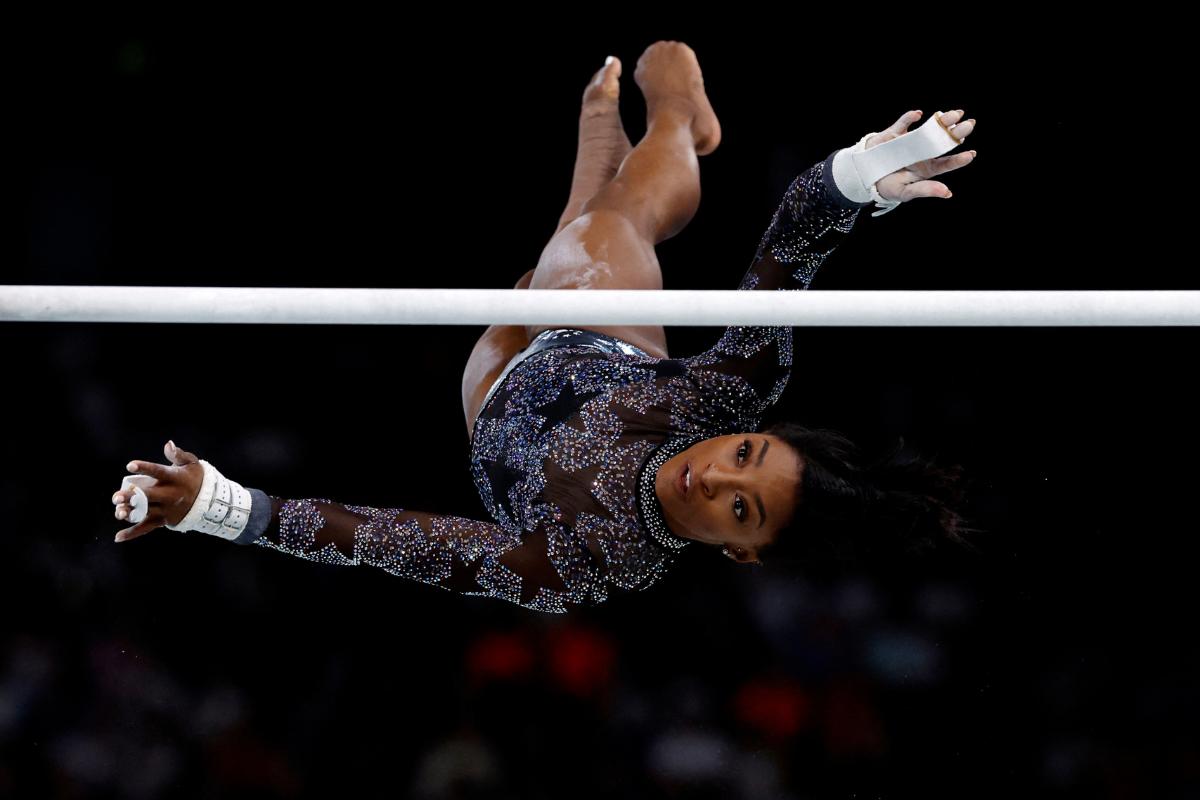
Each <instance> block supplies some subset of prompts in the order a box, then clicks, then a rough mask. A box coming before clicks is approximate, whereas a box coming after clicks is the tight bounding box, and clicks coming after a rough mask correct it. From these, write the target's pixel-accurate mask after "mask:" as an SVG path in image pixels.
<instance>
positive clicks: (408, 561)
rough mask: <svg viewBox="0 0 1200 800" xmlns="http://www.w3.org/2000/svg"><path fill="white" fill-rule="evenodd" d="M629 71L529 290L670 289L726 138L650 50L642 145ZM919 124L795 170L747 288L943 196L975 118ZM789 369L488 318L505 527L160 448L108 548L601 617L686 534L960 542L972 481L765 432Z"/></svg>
mask: <svg viewBox="0 0 1200 800" xmlns="http://www.w3.org/2000/svg"><path fill="white" fill-rule="evenodd" d="M620 74H621V62H620V61H619V60H617V59H615V58H611V57H610V58H609V59H608V61H606V62H605V66H604V67H603V68H601V69H600V70H599V71H598V72H597V73H596V75H595V76H594V78H593V79H592V81H591V82H590V83H589V84H588V86H587V87H586V89H585V91H584V95H583V109H582V112H581V114H580V119H579V144H578V152H577V156H576V163H575V170H574V176H573V184H572V187H571V192H570V196H569V199H568V201H567V206H566V210H565V211H564V213H563V215H562V217H561V219H560V220H559V225H558V229H557V231H556V232H555V234H554V236H553V237H552V238H551V239H550V241H549V243H548V244H547V245H546V247H545V249H544V250H543V252H542V254H541V257H540V259H539V261H538V264H537V267H536V268H535V269H532V270H530V271H529V272H527V273H526V274H525V275H524V276H522V277H521V279H520V280H519V281H518V282H517V284H516V286H515V288H516V289H526V288H532V289H661V288H662V285H663V284H662V274H661V273H660V271H659V264H658V260H657V258H656V257H655V251H654V247H655V245H656V244H657V243H659V242H662V241H664V240H666V239H669V238H670V237H672V236H674V235H675V234H677V233H679V232H680V231H681V230H683V228H684V227H685V226H686V225H687V223H688V221H689V220H690V219H691V218H692V216H693V215H694V214H695V212H696V209H697V207H698V205H699V200H700V181H699V166H698V161H697V157H698V156H704V155H707V154H709V153H711V152H713V150H715V149H716V148H717V146H718V144H719V143H720V141H721V127H720V124H719V123H718V121H717V117H716V114H715V113H714V112H713V109H712V106H711V105H710V104H709V101H708V97H707V95H706V93H705V90H704V82H703V78H702V75H701V71H700V65H699V62H698V61H697V59H696V55H695V53H694V52H693V51H692V49H691V48H690V47H688V46H687V45H685V44H683V43H681V42H674V41H660V42H656V43H654V44H652V45H651V46H650V47H648V48H647V49H646V50H645V52H644V53H643V54H642V55H641V57H640V58H639V59H638V63H637V69H636V71H635V73H634V80H635V82H636V83H637V84H638V86H639V88H640V89H641V91H642V94H643V95H644V97H645V102H646V111H647V130H646V134H645V136H644V137H643V138H642V140H641V141H640V142H639V143H638V145H637V147H632V146H631V145H630V142H629V140H628V138H627V137H626V136H625V132H624V130H623V127H622V124H621V120H620V117H619V113H618V109H617V98H618V92H619V88H618V78H619V77H620ZM920 117H921V112H919V111H910V112H908V113H905V114H904V115H903V116H901V117H900V118H899V119H898V120H896V121H895V122H894V123H893V124H892V125H891V126H890V127H888V128H887V129H886V130H884V131H881V132H878V133H871V134H868V135H867V136H864V137H863V138H862V139H861V140H860V141H859V143H858V145H856V146H854V147H850V148H843V149H840V150H835V151H834V152H833V153H831V154H830V155H829V157H828V158H826V159H825V160H824V161H823V162H818V163H816V164H814V165H813V166H811V167H810V168H809V169H807V170H805V171H804V172H802V173H801V174H800V175H799V176H797V177H796V178H795V180H794V181H793V182H792V183H791V185H790V186H789V188H788V189H787V192H786V194H785V195H784V197H783V200H782V202H781V203H780V205H779V207H778V210H777V211H776V212H775V214H774V217H773V218H772V220H771V223H770V226H769V227H768V228H767V230H766V232H765V233H764V235H763V236H762V239H761V241H760V243H759V246H758V250H757V252H756V254H755V256H754V260H753V263H752V264H751V265H750V268H749V270H748V271H747V272H746V274H745V276H744V277H743V279H742V282H741V284H740V286H738V288H739V289H744V290H751V289H754V290H759V291H762V290H771V291H774V290H801V289H807V288H808V286H809V284H810V282H811V281H812V279H813V277H814V275H815V273H816V271H817V269H818V268H819V267H820V266H821V264H822V263H823V262H824V261H825V259H826V257H828V256H829V254H830V253H831V252H832V251H833V250H834V249H835V248H836V247H837V245H838V244H839V243H840V242H841V241H842V240H843V238H844V237H846V236H847V235H848V234H849V232H850V230H851V228H852V226H853V224H854V221H855V220H856V219H857V217H858V214H859V212H860V211H861V210H862V209H863V207H865V206H867V205H869V204H870V202H871V201H872V200H874V201H875V202H876V203H877V204H879V205H880V207H881V208H882V210H881V211H878V212H876V213H875V215H876V216H877V215H878V214H881V213H884V212H885V211H890V210H892V209H893V208H894V207H896V206H897V205H899V204H900V203H901V202H905V201H908V200H912V199H914V198H918V197H940V198H949V197H950V190H949V189H948V188H947V187H946V185H945V184H943V183H940V182H938V181H935V180H931V178H933V177H934V176H936V175H939V174H941V173H945V172H949V171H951V170H954V169H958V168H959V167H962V166H964V165H965V164H967V163H969V162H971V161H972V160H973V158H974V155H975V154H974V151H970V152H963V153H957V154H954V155H946V156H944V157H937V158H928V157H926V158H923V159H921V160H916V161H912V160H909V159H910V158H911V157H912V156H913V154H914V153H918V150H916V149H913V147H919V146H920V142H919V141H918V139H919V138H920V137H918V136H917V134H922V135H924V139H925V144H926V145H928V144H929V142H933V143H934V147H935V149H934V150H933V151H926V152H937V153H944V152H946V151H948V150H950V149H952V148H953V147H955V146H957V144H959V143H961V142H962V140H963V139H965V138H966V137H967V136H968V135H969V134H970V133H971V132H972V130H973V128H974V125H975V121H974V120H972V119H968V120H966V121H960V120H962V117H963V112H962V111H961V110H955V111H950V112H948V113H943V114H940V115H935V118H933V119H930V120H928V121H927V123H926V124H925V125H923V126H921V128H920V129H919V130H917V131H908V130H907V129H908V126H909V125H911V124H913V123H914V122H916V121H917V120H919V119H920ZM930 137H933V138H930ZM893 140H895V142H894V144H893V145H892V146H891V147H889V148H886V149H885V150H880V151H877V152H876V153H875V154H872V153H870V150H871V149H872V148H876V147H880V146H882V145H884V144H885V143H888V142H892V141H893ZM905 147H908V148H909V149H908V150H905V149H904V148H905ZM885 152H886V154H887V159H891V161H890V162H889V161H888V160H887V159H879V158H878V157H879V156H882V155H883V154H884V153H885ZM864 154H865V156H864ZM871 157H876V158H877V160H876V161H875V162H871V161H870V158H871ZM864 158H865V159H866V160H864ZM881 164H899V165H901V168H898V169H896V168H894V167H890V166H884V167H882V169H881V168H880V165H881ZM872 169H875V170H876V173H877V174H872V173H871V170H872ZM883 169H886V170H887V171H886V173H885V172H883V171H882V170H883ZM791 364H792V330H791V327H790V326H734V327H729V328H727V329H726V330H725V331H724V334H723V335H722V336H721V338H720V340H719V341H718V342H717V343H716V345H714V346H713V347H712V348H711V349H709V350H708V351H706V352H704V353H701V354H699V355H696V356H692V357H689V358H671V357H670V356H669V355H668V353H667V344H666V336H665V334H664V331H663V329H662V328H661V327H657V326H621V325H614V326H599V325H597V326H590V327H587V328H582V329H581V328H556V327H552V326H548V325H534V326H528V327H526V326H515V325H493V326H492V327H490V328H488V329H487V331H486V332H485V333H484V334H483V336H482V337H481V338H480V339H479V342H478V344H477V345H476V346H475V348H474V350H473V351H472V353H471V356H470V358H469V359H468V361H467V366H466V370H465V372H464V375H463V384H462V396H463V411H464V413H465V415H466V423H467V431H468V436H469V437H470V441H471V472H472V475H473V477H474V481H475V484H476V487H477V488H478V491H479V494H480V497H481V498H482V500H483V502H484V505H485V506H486V507H487V509H488V511H489V512H490V513H491V515H492V517H493V518H494V519H493V521H483V520H476V519H467V518H463V517H455V516H448V515H443V514H437V513H430V512H426V511H414V510H411V509H408V508H370V507H366V506H356V505H344V504H341V503H338V502H335V501H333V500H331V499H283V498H280V497H276V496H274V495H268V494H266V493H264V492H262V491H260V490H258V489H247V488H244V487H243V486H241V485H240V484H238V483H236V482H235V481H231V480H229V479H227V478H225V476H223V475H222V474H221V473H220V472H219V471H218V470H217V469H216V468H215V467H213V466H212V465H211V464H209V463H208V462H207V461H204V460H202V459H199V458H197V457H196V456H195V455H194V454H192V453H189V452H187V451H184V450H181V449H178V448H176V446H175V444H174V442H168V443H167V444H166V446H165V448H164V452H165V455H166V456H167V458H168V460H169V462H170V463H169V464H167V465H163V464H157V463H154V462H151V461H132V462H130V464H129V465H128V467H127V469H128V470H129V471H130V472H132V473H134V474H133V475H130V476H126V478H125V481H124V482H123V484H122V488H121V490H120V491H118V492H117V493H116V494H114V495H113V498H112V500H113V503H114V505H116V511H115V515H116V517H117V518H118V519H122V520H127V521H129V522H136V523H137V524H135V525H133V526H132V527H130V528H126V529H125V530H122V531H121V532H120V533H118V534H117V537H116V540H117V541H128V540H130V539H133V538H136V537H139V536H142V535H144V534H146V533H149V532H150V531H152V530H154V529H156V528H158V527H161V526H166V527H168V528H171V529H173V530H198V531H203V532H205V533H211V534H213V535H216V536H220V537H223V538H226V539H229V540H231V541H234V542H237V543H240V544H254V545H258V546H261V547H266V548H270V549H273V550H278V551H281V552H284V553H288V554H291V555H294V556H299V557H302V558H306V559H310V560H313V561H319V562H324V563H331V564H345V565H358V564H370V565H373V566H376V567H379V568H381V569H383V570H386V571H387V572H390V573H392V574H394V575H399V576H402V577H405V578H410V579H412V580H416V581H421V582H424V583H428V584H431V585H434V586H439V587H441V588H444V589H447V590H450V591H455V592H461V593H464V594H470V595H481V596H488V597H495V598H500V599H503V600H507V601H510V602H512V603H516V604H519V605H521V606H524V607H526V608H530V609H534V610H538V611H543V612H555V613H564V612H566V611H568V610H569V608H571V607H573V606H579V605H596V604H599V603H602V602H604V601H605V600H606V599H607V597H608V591H609V588H610V587H614V586H615V587H620V588H622V589H626V590H644V589H646V588H648V587H650V586H652V585H653V584H655V583H656V582H657V581H658V580H659V579H660V578H661V577H662V576H663V575H665V574H666V573H667V571H668V570H669V568H670V567H671V565H672V564H673V563H674V561H675V560H676V558H677V555H678V553H679V552H680V550H681V549H682V548H684V547H686V546H688V545H691V544H694V543H700V544H702V545H710V546H712V547H714V548H719V549H720V550H721V552H722V553H724V555H726V556H728V557H729V558H731V559H733V560H734V561H737V562H739V563H756V564H761V563H763V561H762V559H764V558H766V559H768V560H771V561H774V560H776V559H780V560H784V559H786V560H789V561H790V560H795V559H808V558H820V557H827V556H829V555H831V554H832V555H834V556H835V557H836V558H839V559H841V558H844V557H846V556H847V555H849V556H851V557H857V556H860V555H862V554H863V553H868V552H883V551H892V550H912V549H914V548H917V547H926V546H928V545H930V544H932V543H933V541H934V540H936V539H948V540H953V541H956V542H959V543H963V544H965V543H966V540H965V539H964V538H963V534H964V533H967V532H970V531H972V530H974V529H972V528H968V527H967V526H966V525H965V520H964V519H963V517H962V516H961V515H960V514H959V513H958V512H957V511H956V510H955V508H956V506H957V505H958V504H959V503H960V502H961V500H962V497H963V490H962V487H961V483H962V480H961V479H962V474H961V472H962V471H961V468H960V467H957V466H955V467H953V468H951V469H942V468H940V467H938V466H936V465H935V464H934V463H932V462H931V461H926V460H923V459H921V458H919V457H911V456H906V455H902V454H901V452H900V450H899V449H897V450H895V451H894V452H892V453H890V454H889V455H887V456H885V457H883V458H880V459H878V460H876V461H875V462H873V463H871V464H865V463H863V462H861V461H860V460H859V456H858V454H857V451H856V448H855V447H854V446H853V444H852V443H851V442H849V441H848V440H847V439H845V438H844V437H842V436H841V435H840V434H837V433H835V432H833V431H829V430H824V429H808V428H804V427H801V426H799V425H797V424H794V423H790V422H784V423H779V424H777V425H774V426H771V427H770V428H768V429H766V430H762V431H759V425H760V420H761V417H762V415H763V413H764V412H765V411H766V410H767V408H768V407H770V406H771V405H772V404H773V403H775V401H776V400H777V399H778V398H779V396H780V395H781V394H782V392H783V390H784V387H785V385H786V384H787V381H788V378H789V376H790V373H791ZM900 442H901V448H902V447H903V439H901V440H900Z"/></svg>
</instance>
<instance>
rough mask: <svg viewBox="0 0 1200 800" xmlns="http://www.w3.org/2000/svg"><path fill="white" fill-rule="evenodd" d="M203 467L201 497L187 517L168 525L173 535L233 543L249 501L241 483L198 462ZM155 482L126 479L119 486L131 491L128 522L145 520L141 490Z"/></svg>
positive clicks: (243, 523)
mask: <svg viewBox="0 0 1200 800" xmlns="http://www.w3.org/2000/svg"><path fill="white" fill-rule="evenodd" d="M200 464H201V465H202V466H203V467H204V482H203V483H201V484H200V493H199V494H197V495H196V500H195V502H194V503H192V507H191V509H190V510H189V511H188V513H187V516H185V517H184V518H183V519H181V520H180V521H179V523H178V524H177V525H167V527H168V528H170V529H171V530H173V531H199V532H200V533H208V534H211V535H213V536H220V537H221V538H222V539H230V540H233V539H236V538H238V536H240V535H241V533H242V531H244V530H245V529H246V525H247V523H249V522H250V507H251V497H250V492H248V491H247V490H246V489H245V488H244V487H243V486H242V485H241V484H240V483H237V482H236V481H231V480H229V479H228V478H226V477H225V476H224V475H222V474H221V473H220V471H219V470H218V469H217V468H216V467H214V466H213V465H212V464H210V463H208V462H207V461H205V460H204V459H200ZM155 483H157V481H155V480H154V479H153V478H150V476H148V475H126V476H125V480H123V481H122V482H121V491H125V490H126V489H129V488H130V487H132V488H133V491H134V497H133V498H132V503H131V505H132V506H133V512H132V513H131V514H130V515H129V521H130V522H133V523H135V524H136V523H138V522H141V521H142V520H143V519H145V518H146V510H147V503H146V494H145V492H143V491H142V487H144V486H153V485H154V484H155Z"/></svg>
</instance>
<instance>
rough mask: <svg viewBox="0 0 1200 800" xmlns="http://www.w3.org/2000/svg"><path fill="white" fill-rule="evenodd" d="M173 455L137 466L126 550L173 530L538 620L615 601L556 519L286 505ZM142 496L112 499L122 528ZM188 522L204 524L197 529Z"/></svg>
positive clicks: (309, 502)
mask: <svg viewBox="0 0 1200 800" xmlns="http://www.w3.org/2000/svg"><path fill="white" fill-rule="evenodd" d="M164 449H165V452H166V453H167V456H168V458H169V459H170V460H171V465H169V466H168V465H162V464H155V463H153V462H148V461H133V462H131V463H130V466H131V468H132V471H134V472H136V473H138V475H140V476H142V477H143V478H145V479H147V482H146V483H144V484H143V485H142V486H141V487H140V489H139V490H138V491H140V492H141V493H142V494H143V495H144V497H143V498H142V499H143V500H148V514H147V516H146V518H145V519H144V520H142V521H140V522H138V523H137V524H136V525H134V526H133V527H132V528H128V529H126V530H124V531H122V532H121V533H119V534H118V537H117V540H118V541H126V540H128V539H131V538H136V537H138V536H142V535H144V534H146V533H149V532H150V531H152V530H154V529H155V528H158V527H161V526H163V525H166V526H168V527H172V528H174V529H176V530H203V531H204V532H206V533H212V534H213V535H216V536H219V537H221V538H225V539H230V540H231V541H234V542H236V543H238V544H244V545H259V546H262V547H268V548H270V549H273V550H278V551H280V552H283V553H287V554H289V555H293V556H297V557H299V558H304V559H308V560H310V561H318V562H321V563H325V564H339V565H346V566H356V565H360V564H361V565H367V566H374V567H378V568H379V569H382V570H384V571H385V572H388V573H390V574H392V575H397V576H399V577H403V578H409V579H411V580H415V581H420V582H421V583H427V584H430V585H432V586H438V587H440V588H442V589H446V590H448V591H453V592H458V593H461V594H469V595H480V596H486V597H495V598H499V599H502V600H507V601H509V602H512V603H516V604H518V605H521V606H524V607H526V608H530V609H533V610H537V611H546V612H552V613H564V612H566V611H567V610H569V608H570V607H571V606H574V605H594V604H596V603H599V602H603V601H604V600H605V599H606V587H605V584H604V581H603V579H602V576H601V573H600V570H599V568H598V566H597V565H596V561H595V559H594V557H593V556H592V554H591V552H590V551H589V550H588V549H587V547H586V544H585V543H584V542H583V541H581V540H579V539H577V538H576V537H575V536H573V535H572V531H570V530H569V529H568V528H567V527H566V526H564V525H563V524H561V523H559V522H557V521H556V520H554V519H551V518H546V519H542V520H539V521H538V524H537V525H536V526H534V527H533V528H532V529H531V530H526V531H512V530H509V529H507V528H504V527H502V526H500V525H497V524H496V523H494V522H484V521H482V520H476V519H469V518H466V517H457V516H450V515H445V514H434V513H429V512H424V511H414V510H412V509H404V508H371V507H368V506H355V505H344V504H341V503H337V502H334V501H333V500H329V499H308V498H306V499H284V498H280V497H275V496H272V495H268V494H266V493H265V492H262V491H260V490H258V489H253V488H250V489H246V488H243V487H241V486H240V485H239V484H236V483H234V482H232V481H229V480H228V479H225V478H224V476H222V475H220V472H219V471H217V470H216V469H215V468H214V467H212V465H210V464H208V463H207V462H204V461H201V460H200V459H197V458H196V456H195V455H194V454H192V453H189V452H187V451H185V450H177V449H175V448H174V447H173V445H172V443H170V442H168V444H167V447H166V448H164ZM205 487H207V488H205ZM214 487H215V488H214ZM134 493H135V492H134V490H133V489H132V488H129V489H122V490H121V491H118V492H117V493H116V494H114V495H113V503H114V505H116V506H117V508H116V516H117V518H118V519H129V518H130V513H131V512H132V510H133V506H132V505H131V503H130V501H131V500H132V499H133V495H134ZM201 505H203V506H204V508H203V509H201V508H200V506H201ZM189 520H199V521H198V522H197V523H196V527H191V523H190V522H189ZM131 521H132V520H131ZM551 552H553V553H554V554H555V560H554V561H553V562H552V561H551V560H550V556H549V554H550V553H551ZM559 565H566V566H565V567H562V568H561V569H560V566H559Z"/></svg>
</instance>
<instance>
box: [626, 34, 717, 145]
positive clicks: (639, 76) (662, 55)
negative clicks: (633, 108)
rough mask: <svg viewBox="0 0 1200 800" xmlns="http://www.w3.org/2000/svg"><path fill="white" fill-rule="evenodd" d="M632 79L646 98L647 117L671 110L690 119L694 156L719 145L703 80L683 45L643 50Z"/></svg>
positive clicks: (690, 52) (664, 44)
mask: <svg viewBox="0 0 1200 800" xmlns="http://www.w3.org/2000/svg"><path fill="white" fill-rule="evenodd" d="M633 79H634V81H636V82H637V85H638V86H639V87H640V88H641V90H642V94H643V95H644V96H645V98H646V114H647V117H648V118H653V117H654V115H655V113H656V112H657V111H658V109H660V108H663V107H671V108H675V109H680V110H683V111H684V112H685V113H688V114H690V115H691V120H692V138H693V141H694V142H695V147H696V155H698V156H706V155H708V154H709V153H711V152H712V151H713V150H716V149H717V145H719V144H720V143H721V123H720V122H718V121H717V115H716V112H714V111H713V108H712V104H711V103H709V102H708V94H707V93H706V92H705V91H704V76H703V75H702V74H701V72H700V62H699V60H698V59H697V58H696V53H695V52H694V51H693V50H692V48H690V47H688V46H687V45H686V44H684V43H683V42H675V41H661V42H655V43H654V44H652V45H650V46H649V47H647V48H646V51H645V52H644V53H642V56H641V58H639V59H638V63H637V69H636V70H634V73H633Z"/></svg>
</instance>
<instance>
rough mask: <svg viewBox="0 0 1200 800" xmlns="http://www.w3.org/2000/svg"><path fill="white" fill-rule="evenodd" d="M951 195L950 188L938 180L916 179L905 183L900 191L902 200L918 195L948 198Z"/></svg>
mask: <svg viewBox="0 0 1200 800" xmlns="http://www.w3.org/2000/svg"><path fill="white" fill-rule="evenodd" d="M953 196H954V195H953V193H952V192H951V191H950V188H949V187H948V186H946V184H944V183H941V182H940V181H917V182H916V183H910V184H908V185H906V186H905V187H904V188H903V189H902V190H901V191H900V199H901V200H903V201H904V202H908V201H909V200H913V199H915V198H918V197H942V198H950V197H953Z"/></svg>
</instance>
